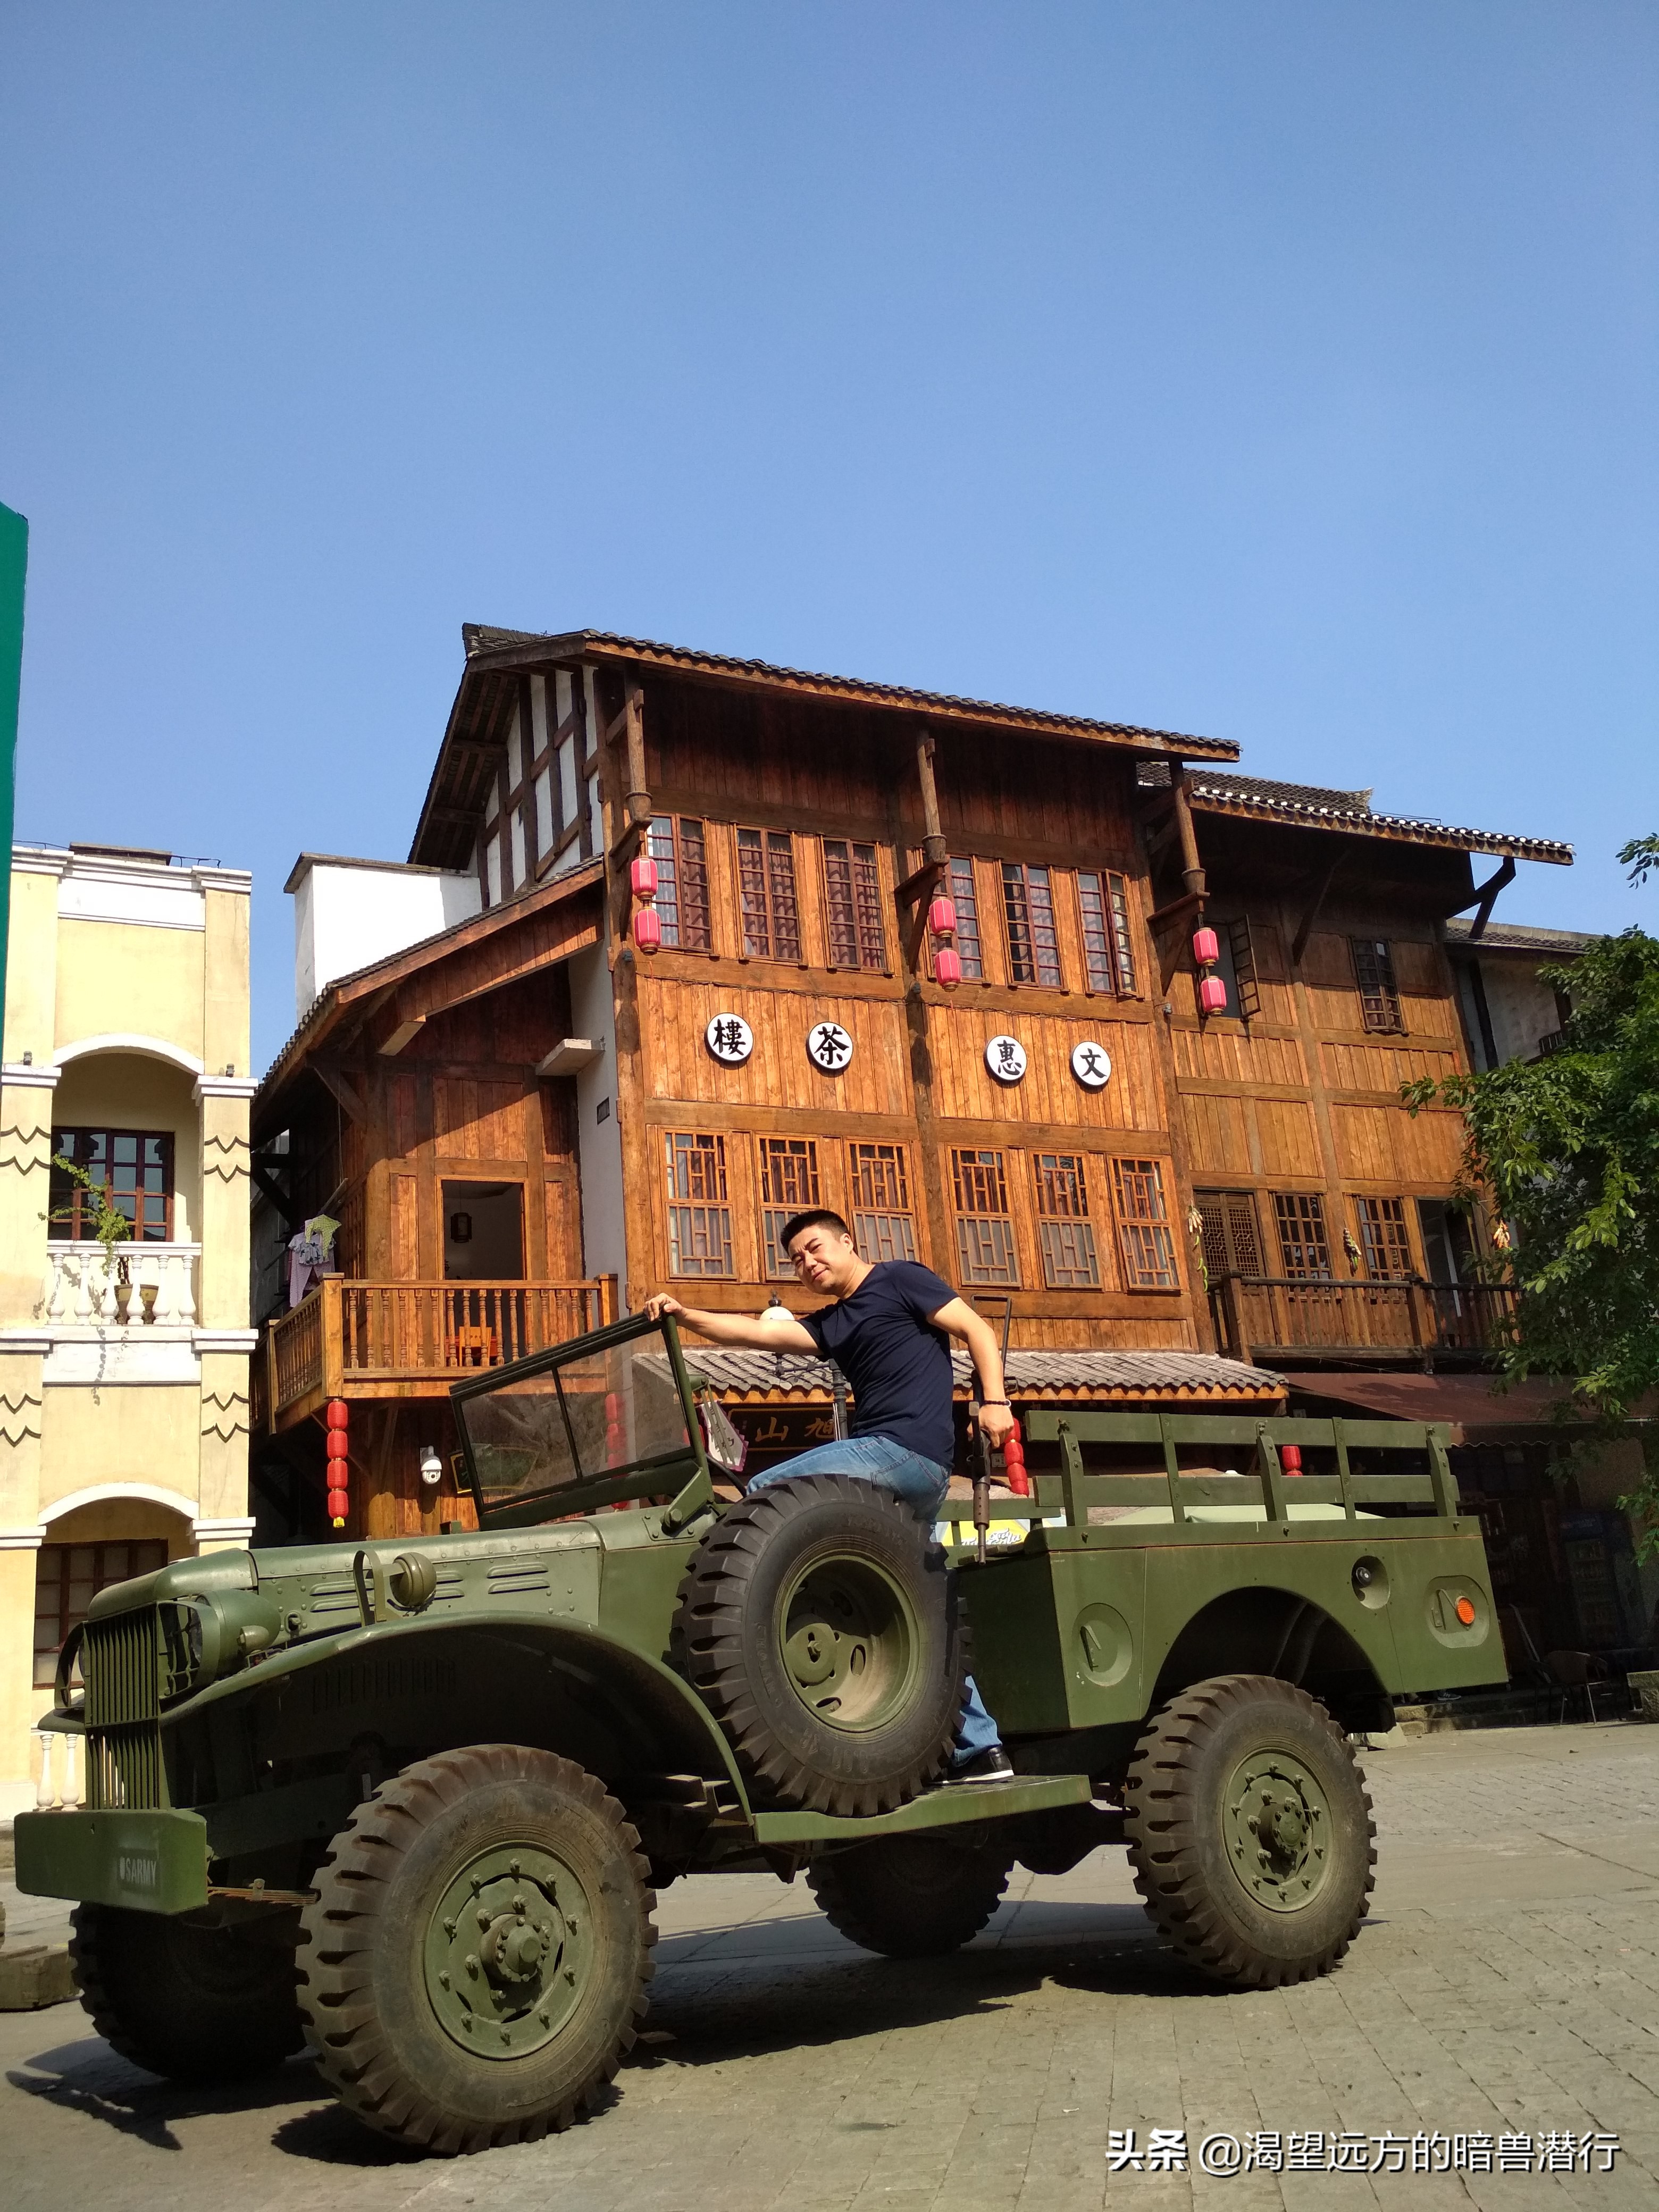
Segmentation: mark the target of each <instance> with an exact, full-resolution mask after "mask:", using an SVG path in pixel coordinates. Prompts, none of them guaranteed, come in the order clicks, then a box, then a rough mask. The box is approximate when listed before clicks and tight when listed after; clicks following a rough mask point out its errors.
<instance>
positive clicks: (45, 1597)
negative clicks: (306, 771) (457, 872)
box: [0, 846, 255, 1819]
mask: <svg viewBox="0 0 1659 2212" xmlns="http://www.w3.org/2000/svg"><path fill="white" fill-rule="evenodd" d="M250 882H251V878H249V877H248V876H247V875H246V873H244V872H242V871H240V870H239V869H234V868H221V867H216V866H210V865H208V864H204V863H192V862H186V861H174V860H170V859H169V858H168V856H167V854H164V853H150V852H135V851H128V850H117V849H114V848H108V847H101V846H71V847H70V848H69V849H68V850H67V851H63V850H58V849H55V848H42V847H34V846H19V847H16V848H14V850H13V854H12V876H11V938H10V946H9V956H8V960H7V969H6V1006H5V1039H4V1066H3V1070H0V1082H3V1091H0V1819H3V1818H7V1817H9V1815H10V1814H12V1813H13V1812H15V1811H16V1810H18V1809H20V1808H21V1807H23V1806H24V1805H27V1804H33V1802H35V1799H36V1792H37V1788H38V1786H39V1784H40V1775H41V1761H42V1753H43V1740H42V1739H40V1738H39V1737H34V1736H32V1735H31V1730H32V1727H33V1722H34V1720H35V1719H36V1718H37V1717H38V1716H39V1715H40V1713H42V1712H43V1711H46V1709H47V1708H48V1707H49V1706H50V1705H51V1703H52V1674H53V1670H54V1668H55V1664H56V1656H57V1652H58V1647H59V1645H60V1644H61V1643H62V1641H63V1639H64V1636H65V1634H66V1633H67V1632H68V1631H69V1629H70V1627H71V1626H73V1625H74V1624H75V1622H76V1621H77V1620H80V1619H81V1618H82V1615H83V1614H84V1613H85V1612H86V1609H87V1607H88V1603H89V1602H90V1601H91V1598H92V1595H93V1593H94V1591H95V1590H96V1589H100V1588H101V1587H102V1586H103V1585H104V1584H105V1583H110V1582H118V1581H121V1580H123V1579H125V1577H128V1576H130V1575H133V1574H138V1573H143V1572H146V1571H149V1569H150V1568H151V1567H155V1566H159V1565H163V1564H164V1563H165V1562H166V1561H167V1560H169V1559H179V1558H184V1557H187V1556H189V1555H191V1554H192V1553H197V1552H201V1551H210V1550H213V1549H216V1548H217V1547H222V1546H225V1545H240V1544H245V1543H246V1541H248V1538H249V1535H250V1534H251V1531H252V1521H251V1519H250V1517H249V1510H248V1466H247V1452H248V1395H247V1393H248V1358H249V1353H250V1352H251V1350H252V1345H253V1335H252V1332H251V1331H250V1329H249V1328H248V1211H249V1209H248V1198H249V1179H248V1167H249V1158H248V1141H247V1130H248V1100H249V1098H250V1097H251V1096H252V1092H253V1091H254V1089H255V1085H254V1084H253V1082H252V1079H251V1078H250V1075H249V1072H248V1058H249V1052H250V1044H249V1034H248V893H249V888H250ZM58 1153H61V1154H64V1155H66V1156H67V1157H70V1158H74V1159H76V1160H77V1161H80V1162H81V1163H82V1164H83V1165H84V1166H85V1168H86V1170H87V1172H88V1176H89V1177H90V1178H91V1181H92V1182H94V1184H97V1185H101V1186H103V1187H104V1188H106V1190H107V1191H108V1193H109V1194H110V1198H111V1200H112V1202H113V1204H114V1205H115V1206H117V1207H118V1208H119V1209H120V1211H121V1212H123V1213H124V1214H125V1216H126V1218H127V1219H128V1221H129V1222H130V1223H131V1237H129V1238H127V1239H126V1240H125V1241H123V1242H121V1243H118V1244H116V1245H115V1246H114V1247H113V1260H112V1261H106V1250H105V1248H104V1247H103V1246H102V1245H100V1243H99V1242H98V1241H97V1238H96V1234H95V1231H96V1225H97V1224H96V1201H95V1200H93V1199H92V1198H91V1197H90V1196H89V1194H88V1191H87V1190H86V1189H85V1188H83V1187H82V1186H81V1185H79V1184H78V1183H76V1182H75V1181H74V1180H73V1179H71V1178H70V1177H69V1176H65V1175H64V1173H63V1172H62V1171H61V1170H58V1169H56V1168H54V1166H53V1164H52V1162H53V1156H54V1154H58ZM62 1760H63V1749H62V1746H61V1744H60V1745H59V1746H58V1765H57V1768H56V1771H55V1773H54V1774H53V1775H52V1778H51V1786H52V1788H53V1789H54V1790H62V1789H63V1786H64V1773H63V1765H62Z"/></svg>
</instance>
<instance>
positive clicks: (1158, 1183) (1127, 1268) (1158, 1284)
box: [1112, 1160, 1181, 1291]
mask: <svg viewBox="0 0 1659 2212" xmlns="http://www.w3.org/2000/svg"><path fill="white" fill-rule="evenodd" d="M1112 1201H1113V1204H1114V1206H1115V1208H1116V1211H1117V1232H1118V1237H1119V1240H1120V1242H1121V1245H1122V1248H1123V1279H1124V1281H1125V1282H1126V1283H1127V1285H1128V1287H1129V1288H1130V1289H1131V1290H1132V1291H1178V1290H1179V1289H1180V1288H1181V1275H1180V1272H1179V1270H1178V1269H1177V1267H1176V1249H1175V1237H1174V1234H1173V1232H1172V1231H1171V1230H1170V1214H1169V1209H1168V1207H1167V1206H1165V1205H1164V1170H1163V1169H1162V1168H1161V1167H1160V1166H1159V1165H1158V1162H1157V1161H1156V1160H1114V1161H1113V1162H1112Z"/></svg>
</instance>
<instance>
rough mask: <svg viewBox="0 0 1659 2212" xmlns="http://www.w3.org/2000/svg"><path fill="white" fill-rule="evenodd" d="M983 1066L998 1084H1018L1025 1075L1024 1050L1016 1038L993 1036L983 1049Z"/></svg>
mask: <svg viewBox="0 0 1659 2212" xmlns="http://www.w3.org/2000/svg"><path fill="white" fill-rule="evenodd" d="M985 1065H986V1066H987V1067H988V1068H989V1069H990V1071H991V1073H992V1074H993V1075H994V1076H995V1078H996V1079H997V1081H998V1082H999V1083H1018V1081H1019V1079H1020V1078H1021V1076H1022V1075H1024V1073H1025V1048H1024V1045H1023V1044H1022V1043H1021V1042H1020V1041H1019V1039H1018V1037H1011V1036H994V1037H993V1038H992V1039H991V1042H989V1044H987V1046H986V1048H985Z"/></svg>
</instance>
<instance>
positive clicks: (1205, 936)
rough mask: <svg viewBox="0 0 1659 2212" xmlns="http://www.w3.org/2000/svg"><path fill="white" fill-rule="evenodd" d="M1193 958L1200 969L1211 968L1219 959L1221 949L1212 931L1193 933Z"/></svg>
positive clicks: (1204, 930) (1195, 931) (1200, 930)
mask: <svg viewBox="0 0 1659 2212" xmlns="http://www.w3.org/2000/svg"><path fill="white" fill-rule="evenodd" d="M1193 957H1194V960H1196V961H1197V963H1198V964H1199V966H1200V968H1213V967H1214V966H1215V963H1216V962H1217V961H1218V960H1219V959H1220V957H1221V947H1220V945H1219V944H1218V942H1217V940H1216V933H1215V932H1214V930H1212V929H1195V930H1194V932H1193Z"/></svg>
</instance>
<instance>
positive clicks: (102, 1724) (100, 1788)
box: [81, 1606, 166, 1806]
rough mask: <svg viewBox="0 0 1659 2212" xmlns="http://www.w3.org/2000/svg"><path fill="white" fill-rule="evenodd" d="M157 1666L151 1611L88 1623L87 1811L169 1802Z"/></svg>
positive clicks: (157, 1638)
mask: <svg viewBox="0 0 1659 2212" xmlns="http://www.w3.org/2000/svg"><path fill="white" fill-rule="evenodd" d="M160 1665H161V1635H160V1629H159V1624H158V1623H157V1620H156V1617H155V1608H154V1607H152V1606H146V1607H143V1608H142V1609H141V1610H138V1611H137V1612H133V1613H118V1614H117V1615H116V1617H115V1618H114V1619H113V1620H89V1621H88V1623H87V1628H86V1638H85V1641H84V1642H83V1643H82V1646H81V1674H82V1680H84V1682H85V1683H86V1686H87V1802H88V1805H93V1806H111V1805H131V1806H159V1805H161V1804H164V1803H165V1802H166V1795H165V1792H164V1790H163V1788H162V1770H161V1727H160V1718H161V1686H160V1683H159V1680H158V1679H157V1677H158V1673H159V1669H160Z"/></svg>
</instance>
